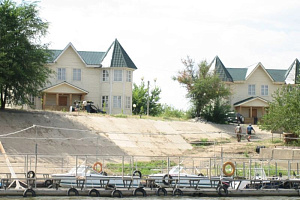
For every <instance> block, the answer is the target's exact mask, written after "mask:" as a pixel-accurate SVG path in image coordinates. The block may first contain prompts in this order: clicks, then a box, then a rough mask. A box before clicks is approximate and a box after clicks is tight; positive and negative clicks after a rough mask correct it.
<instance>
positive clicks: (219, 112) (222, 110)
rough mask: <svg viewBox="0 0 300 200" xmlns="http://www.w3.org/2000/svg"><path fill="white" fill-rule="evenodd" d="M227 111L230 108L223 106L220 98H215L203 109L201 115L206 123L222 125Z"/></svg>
mask: <svg viewBox="0 0 300 200" xmlns="http://www.w3.org/2000/svg"><path fill="white" fill-rule="evenodd" d="M229 111H230V106H229V105H227V104H224V103H223V101H222V99H221V98H216V99H215V100H214V101H212V102H211V103H209V104H208V105H206V106H205V107H204V109H203V112H202V115H203V117H204V118H205V119H207V120H208V121H211V122H216V123H221V124H224V123H226V113H228V112H229Z"/></svg>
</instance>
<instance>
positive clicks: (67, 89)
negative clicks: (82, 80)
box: [42, 81, 88, 94]
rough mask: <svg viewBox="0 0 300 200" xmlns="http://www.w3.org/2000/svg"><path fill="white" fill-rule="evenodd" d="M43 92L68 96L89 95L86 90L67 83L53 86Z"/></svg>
mask: <svg viewBox="0 0 300 200" xmlns="http://www.w3.org/2000/svg"><path fill="white" fill-rule="evenodd" d="M42 92H46V93H67V94H83V93H84V94H87V93H88V92H87V91H86V90H84V89H81V88H79V87H76V86H74V85H72V84H70V83H68V82H66V81H64V82H62V83H59V84H56V85H53V86H51V87H48V88H44V89H43V90H42Z"/></svg>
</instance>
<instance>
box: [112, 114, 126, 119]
mask: <svg viewBox="0 0 300 200" xmlns="http://www.w3.org/2000/svg"><path fill="white" fill-rule="evenodd" d="M112 116H113V117H116V118H127V115H125V114H117V115H112Z"/></svg>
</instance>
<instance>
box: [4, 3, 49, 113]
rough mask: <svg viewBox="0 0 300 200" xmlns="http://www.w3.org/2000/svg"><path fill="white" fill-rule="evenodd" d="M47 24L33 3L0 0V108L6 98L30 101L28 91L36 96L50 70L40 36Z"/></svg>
mask: <svg viewBox="0 0 300 200" xmlns="http://www.w3.org/2000/svg"><path fill="white" fill-rule="evenodd" d="M47 28H48V23H47V22H44V21H43V20H42V19H41V18H40V17H39V16H38V10H37V5H36V4H35V3H26V2H25V1H24V2H23V3H22V4H19V5H17V4H16V3H15V2H12V1H10V0H3V1H2V0H0V98H1V109H5V102H6V99H7V98H9V100H10V101H11V102H13V103H15V104H18V103H29V95H32V96H37V95H38V94H39V89H40V88H42V87H43V86H44V85H45V83H46V80H47V78H48V77H49V75H50V74H51V70H50V69H49V68H47V67H45V63H46V62H47V59H48V57H49V52H48V51H47V45H41V44H40V39H41V37H42V36H44V35H45V34H46V32H47Z"/></svg>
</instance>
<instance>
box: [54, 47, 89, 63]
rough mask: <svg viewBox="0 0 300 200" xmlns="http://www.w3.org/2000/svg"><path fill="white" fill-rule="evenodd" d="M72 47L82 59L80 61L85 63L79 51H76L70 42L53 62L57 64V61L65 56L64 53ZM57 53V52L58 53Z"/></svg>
mask: <svg viewBox="0 0 300 200" xmlns="http://www.w3.org/2000/svg"><path fill="white" fill-rule="evenodd" d="M69 47H71V48H72V49H73V50H74V52H75V53H76V54H77V55H78V57H79V58H80V60H81V61H82V62H83V63H85V61H84V60H83V59H82V57H81V56H80V55H79V53H78V51H77V50H76V49H75V47H74V46H73V44H72V43H71V42H70V43H69V44H68V45H67V46H66V47H65V48H64V50H62V51H61V53H60V54H58V56H56V58H55V59H54V60H53V62H57V60H58V59H59V58H60V56H62V55H63V54H64V52H65V51H66V50H67V49H68V48H69ZM56 53H57V52H56Z"/></svg>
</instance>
